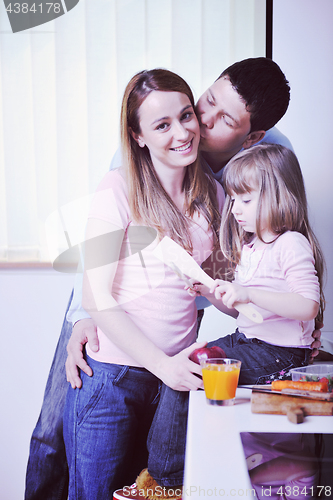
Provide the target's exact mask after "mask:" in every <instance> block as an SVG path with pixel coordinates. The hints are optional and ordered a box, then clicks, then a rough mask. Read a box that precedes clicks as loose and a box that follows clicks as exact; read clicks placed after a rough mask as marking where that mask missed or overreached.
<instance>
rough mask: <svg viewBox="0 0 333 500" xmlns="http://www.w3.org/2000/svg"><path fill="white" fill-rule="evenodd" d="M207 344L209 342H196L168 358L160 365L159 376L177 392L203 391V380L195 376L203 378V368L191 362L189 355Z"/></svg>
mask: <svg viewBox="0 0 333 500" xmlns="http://www.w3.org/2000/svg"><path fill="white" fill-rule="evenodd" d="M206 344H207V342H196V343H195V344H192V345H191V346H189V347H187V348H186V349H183V351H181V352H180V353H178V354H176V355H175V356H166V357H165V358H163V359H162V361H161V363H160V366H159V370H158V371H159V373H158V374H157V376H158V377H159V378H160V379H161V380H162V382H164V383H165V384H166V385H168V386H169V387H171V389H174V390H175V391H196V390H197V389H203V382H202V379H201V378H199V377H197V376H196V375H195V374H197V375H200V377H201V367H200V365H198V364H197V363H194V362H193V361H191V360H190V359H189V355H190V354H191V353H192V352H193V351H194V350H195V349H198V348H199V347H204V346H205V345H206Z"/></svg>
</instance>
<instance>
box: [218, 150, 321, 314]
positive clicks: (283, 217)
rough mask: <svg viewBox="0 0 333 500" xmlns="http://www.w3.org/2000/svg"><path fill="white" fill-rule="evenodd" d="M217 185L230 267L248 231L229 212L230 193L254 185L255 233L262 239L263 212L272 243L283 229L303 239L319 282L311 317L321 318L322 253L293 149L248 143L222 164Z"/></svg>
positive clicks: (222, 238)
mask: <svg viewBox="0 0 333 500" xmlns="http://www.w3.org/2000/svg"><path fill="white" fill-rule="evenodd" d="M223 186H224V190H225V193H226V202H225V205H224V209H223V213H222V223H221V234H220V244H221V249H222V252H223V254H224V255H225V256H226V258H227V259H228V260H229V261H230V262H231V263H232V265H233V267H235V266H236V265H237V264H238V263H239V262H240V256H241V250H242V247H243V245H244V244H245V243H248V242H249V241H250V240H251V239H252V237H253V234H252V233H248V232H246V231H244V229H243V228H242V227H241V226H240V225H239V224H238V223H237V221H236V219H235V217H234V216H233V214H232V213H231V209H232V204H233V202H232V198H231V197H232V194H233V193H236V194H244V193H247V192H251V191H253V190H254V189H258V190H259V201H258V208H257V217H256V235H257V237H258V238H259V239H260V240H261V241H264V240H263V237H262V233H261V230H260V227H261V221H262V218H263V217H265V222H267V226H266V227H267V229H268V230H269V231H270V232H271V233H273V234H274V235H276V237H275V238H273V239H272V241H270V242H267V241H265V243H273V242H274V241H275V240H276V239H277V238H278V237H279V236H280V235H281V234H283V233H284V232H286V231H297V232H299V233H301V234H303V235H304V236H305V237H306V238H307V239H308V241H309V243H310V245H311V248H312V252H313V256H314V260H315V269H316V271H317V276H318V280H319V283H320V308H319V313H318V316H317V319H318V320H319V321H322V317H323V311H324V305H325V300H324V294H323V279H324V271H325V263H324V257H323V253H322V251H321V248H320V245H319V243H318V240H317V238H316V236H315V235H314V233H313V231H312V229H311V226H310V223H309V218H308V205H307V199H306V193H305V186H304V180H303V175H302V172H301V168H300V165H299V163H298V160H297V158H296V156H295V154H294V153H293V152H292V151H291V150H290V149H288V148H286V147H284V146H281V145H278V144H262V145H258V146H253V147H252V148H250V149H246V150H244V151H242V152H241V153H238V154H237V155H236V156H235V157H234V158H233V159H232V160H231V161H230V162H229V163H228V164H227V166H226V167H225V168H224V172H223Z"/></svg>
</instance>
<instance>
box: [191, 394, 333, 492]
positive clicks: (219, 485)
mask: <svg viewBox="0 0 333 500" xmlns="http://www.w3.org/2000/svg"><path fill="white" fill-rule="evenodd" d="M250 398H251V391H250V390H248V389H237V392H236V401H235V405H234V406H211V405H208V404H207V403H206V399H205V393H204V391H196V392H194V391H193V392H191V393H190V406H189V416H188V429H187V444H186V458H185V478H184V493H183V499H184V500H186V499H191V500H197V499H198V500H199V499H201V498H205V497H206V498H207V497H210V498H226V497H233V498H252V499H253V498H254V497H253V493H251V483H250V479H249V475H248V471H247V466H246V461H245V456H244V452H243V447H242V442H241V438H240V432H284V433H285V432H300V433H315V432H320V433H333V418H332V417H331V416H329V417H327V416H319V417H318V416H316V417H315V416H308V417H305V419H304V422H303V423H301V424H293V423H291V422H289V420H288V419H287V416H286V415H262V414H254V413H251V407H250Z"/></svg>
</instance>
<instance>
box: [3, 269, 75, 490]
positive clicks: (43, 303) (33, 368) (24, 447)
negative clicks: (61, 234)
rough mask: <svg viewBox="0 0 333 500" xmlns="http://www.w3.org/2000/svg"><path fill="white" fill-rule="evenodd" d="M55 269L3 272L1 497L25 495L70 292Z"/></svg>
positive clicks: (67, 281)
mask: <svg viewBox="0 0 333 500" xmlns="http://www.w3.org/2000/svg"><path fill="white" fill-rule="evenodd" d="M72 284H73V276H71V275H65V274H61V273H57V272H56V271H53V270H52V271H51V270H50V271H41V270H39V271H1V272H0V299H1V361H0V378H1V384H0V401H1V412H0V429H1V433H0V450H1V452H0V498H1V499H2V500H20V499H23V497H24V484H25V471H26V465H27V460H28V453H29V441H30V436H31V433H32V431H33V428H34V426H35V424H36V422H37V418H38V415H39V411H40V407H41V403H42V398H43V393H44V388H45V384H46V380H47V376H48V373H49V369H50V366H51V361H52V358H53V354H54V350H55V347H56V344H57V341H58V337H59V333H60V329H61V325H62V320H63V317H64V313H65V310H66V306H67V302H68V299H69V295H70V292H71V289H72Z"/></svg>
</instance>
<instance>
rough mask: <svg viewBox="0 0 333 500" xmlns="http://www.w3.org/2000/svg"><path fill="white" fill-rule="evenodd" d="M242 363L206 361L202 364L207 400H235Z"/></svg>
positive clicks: (235, 361) (227, 360)
mask: <svg viewBox="0 0 333 500" xmlns="http://www.w3.org/2000/svg"><path fill="white" fill-rule="evenodd" d="M240 364H241V363H240V362H239V361H237V360H229V359H225V360H222V359H221V360H214V361H213V362H211V363H210V360H206V361H205V362H204V363H203V364H202V378H203V383H204V388H205V393H206V398H207V400H209V401H211V402H213V401H216V402H218V401H224V400H228V399H229V400H230V399H234V398H235V395H236V388H237V384H238V378H239V371H240Z"/></svg>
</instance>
